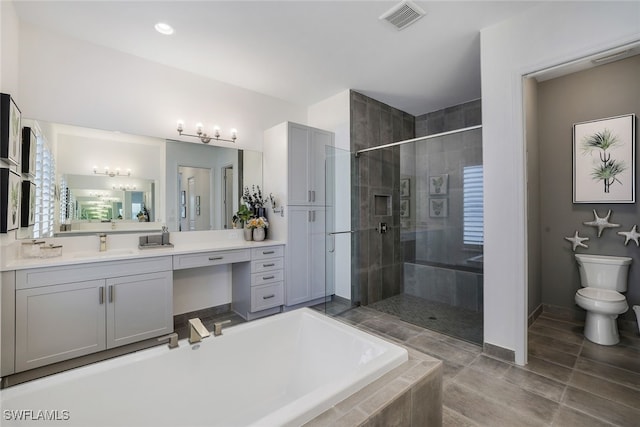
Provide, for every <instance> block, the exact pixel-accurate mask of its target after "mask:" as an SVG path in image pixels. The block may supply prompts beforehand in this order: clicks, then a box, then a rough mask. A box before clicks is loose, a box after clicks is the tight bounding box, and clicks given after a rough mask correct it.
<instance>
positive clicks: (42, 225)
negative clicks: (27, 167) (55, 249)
mask: <svg viewBox="0 0 640 427" xmlns="http://www.w3.org/2000/svg"><path fill="white" fill-rule="evenodd" d="M36 147H37V148H36V178H35V184H36V212H35V225H34V227H33V237H34V238H36V239H37V238H41V237H49V236H52V235H53V224H54V215H55V182H56V181H55V178H56V176H55V162H54V160H53V154H52V153H51V150H50V149H49V147H48V145H47V142H46V140H45V139H44V138H43V137H42V135H38V137H37V144H36Z"/></svg>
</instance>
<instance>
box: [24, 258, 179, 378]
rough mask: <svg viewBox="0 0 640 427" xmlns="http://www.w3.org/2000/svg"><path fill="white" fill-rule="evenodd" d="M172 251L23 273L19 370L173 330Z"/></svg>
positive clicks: (34, 269)
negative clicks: (166, 253)
mask: <svg viewBox="0 0 640 427" xmlns="http://www.w3.org/2000/svg"><path fill="white" fill-rule="evenodd" d="M172 277H173V276H172V259H171V257H170V256H166V257H154V258H144V259H136V260H126V261H106V262H99V263H89V264H82V265H65V266H58V267H43V268H33V269H25V270H19V271H17V272H16V292H15V294H16V300H15V301H16V309H15V328H16V334H15V371H16V372H21V371H25V370H28V369H32V368H36V367H39V366H44V365H48V364H51V363H55V362H60V361H63V360H67V359H71V358H74V357H78V356H82V355H86V354H90V353H95V352H97V351H101V350H105V349H109V348H114V347H117V346H120V345H125V344H130V343H133V342H136V341H141V340H144V339H147V338H153V337H156V336H159V335H162V334H166V333H169V332H172V331H173V307H172V301H173V298H172V297H173V279H172Z"/></svg>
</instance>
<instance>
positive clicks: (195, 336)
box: [189, 317, 211, 344]
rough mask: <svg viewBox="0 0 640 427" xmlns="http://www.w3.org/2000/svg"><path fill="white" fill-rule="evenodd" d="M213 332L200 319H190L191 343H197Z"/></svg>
mask: <svg viewBox="0 0 640 427" xmlns="http://www.w3.org/2000/svg"><path fill="white" fill-rule="evenodd" d="M209 335H211V333H210V332H209V331H208V330H207V328H205V327H204V325H203V324H202V321H201V320H200V319H198V318H197V317H196V318H193V319H189V344H195V343H197V342H200V341H202V338H207V337H208V336H209Z"/></svg>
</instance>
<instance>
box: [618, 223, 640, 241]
mask: <svg viewBox="0 0 640 427" xmlns="http://www.w3.org/2000/svg"><path fill="white" fill-rule="evenodd" d="M618 234H619V235H621V236H624V237H625V239H624V245H625V246H627V243H629V240H633V241H634V242H636V246H640V243H638V238H639V237H640V233H638V232H637V231H636V226H635V225H634V226H633V228H632V229H631V231H618Z"/></svg>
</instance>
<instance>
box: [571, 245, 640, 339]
mask: <svg viewBox="0 0 640 427" xmlns="http://www.w3.org/2000/svg"><path fill="white" fill-rule="evenodd" d="M575 257H576V261H577V262H578V270H579V271H580V284H581V285H582V286H583V288H581V289H578V291H577V292H576V296H575V302H576V304H578V306H580V307H581V308H583V309H585V310H586V311H587V316H586V319H585V324H584V336H585V338H587V339H588V340H589V341H592V342H594V343H596V344H601V345H614V344H617V343H618V342H619V341H620V336H619V334H618V325H617V324H616V319H617V317H618V315H619V314H622V313H625V312H626V311H627V310H628V309H629V306H628V305H627V300H626V298H625V297H624V295H622V294H621V293H620V292H625V291H626V290H627V274H628V271H629V265H630V264H631V258H629V257H614V256H604V255H585V254H576V255H575Z"/></svg>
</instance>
